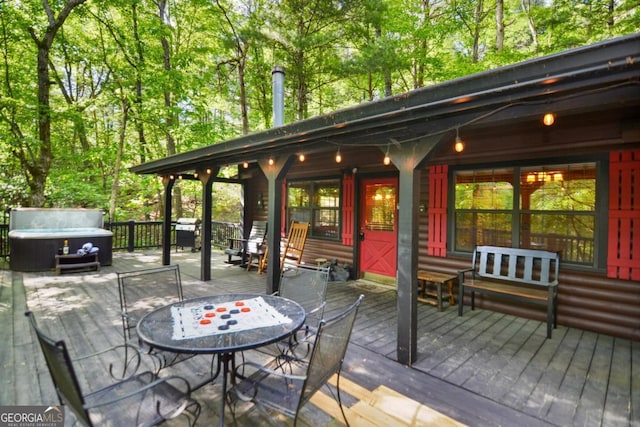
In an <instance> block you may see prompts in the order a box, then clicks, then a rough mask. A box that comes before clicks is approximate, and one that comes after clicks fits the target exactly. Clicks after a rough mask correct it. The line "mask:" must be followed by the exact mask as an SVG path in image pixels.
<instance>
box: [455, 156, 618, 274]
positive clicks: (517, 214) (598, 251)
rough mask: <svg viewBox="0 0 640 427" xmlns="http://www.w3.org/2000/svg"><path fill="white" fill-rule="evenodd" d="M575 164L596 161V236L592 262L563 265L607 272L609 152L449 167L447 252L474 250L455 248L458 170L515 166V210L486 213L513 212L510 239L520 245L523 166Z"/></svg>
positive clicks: (461, 254) (458, 253) (466, 255)
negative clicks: (456, 180)
mask: <svg viewBox="0 0 640 427" xmlns="http://www.w3.org/2000/svg"><path fill="white" fill-rule="evenodd" d="M573 163H594V164H595V168H596V170H595V180H596V182H595V189H596V199H595V208H594V210H593V212H592V214H593V217H594V227H595V229H594V235H593V263H592V264H583V263H573V262H563V268H568V269H572V270H582V271H592V272H594V271H596V272H605V271H606V262H607V247H608V240H607V239H608V226H609V216H608V209H609V206H608V205H609V203H608V202H609V200H608V188H609V162H608V157H607V156H606V155H585V156H574V157H564V158H545V159H533V160H528V161H516V162H496V163H483V164H469V165H457V166H452V165H450V166H449V175H448V186H447V187H448V192H449V194H450V195H451V196H450V197H449V198H448V206H447V208H448V209H447V211H448V214H447V254H448V255H451V256H458V257H462V258H470V257H471V255H472V253H473V251H463V250H457V249H456V248H455V239H456V216H457V213H458V211H457V210H456V200H455V198H456V182H455V178H456V173H457V172H459V171H474V170H484V169H492V168H495V169H497V168H512V169H513V191H514V194H513V201H514V206H513V207H512V209H511V210H510V211H509V210H506V211H505V210H504V209H494V210H484V211H485V212H487V213H510V214H511V216H512V217H511V241H512V242H516V244H517V246H514V247H519V246H520V233H521V220H520V218H521V216H522V209H521V207H520V197H521V188H520V179H519V176H520V175H519V174H520V170H521V169H522V168H526V167H539V168H543V167H546V166H552V165H558V164H568V165H570V164H573ZM549 213H552V214H560V215H562V214H563V213H571V211H550V212H549ZM575 213H576V214H577V215H584V212H583V211H576V212H575Z"/></svg>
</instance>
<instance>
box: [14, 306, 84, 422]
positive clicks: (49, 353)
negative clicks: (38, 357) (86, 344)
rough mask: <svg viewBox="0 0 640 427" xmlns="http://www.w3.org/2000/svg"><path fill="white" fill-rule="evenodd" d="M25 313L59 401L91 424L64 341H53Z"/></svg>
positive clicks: (33, 319)
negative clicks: (36, 338)
mask: <svg viewBox="0 0 640 427" xmlns="http://www.w3.org/2000/svg"><path fill="white" fill-rule="evenodd" d="M25 314H26V316H27V317H29V320H30V321H31V326H33V330H34V331H35V333H36V336H37V337H38V343H40V348H41V349H42V354H43V355H44V358H45V360H46V362H47V368H49V374H50V375H51V379H52V380H53V385H54V387H55V389H56V393H57V394H58V399H60V403H61V404H62V405H67V406H68V407H69V408H71V410H73V412H74V414H75V415H76V417H77V418H78V420H79V421H80V422H82V423H84V424H85V425H87V426H91V425H92V423H91V419H90V418H89V413H88V412H87V410H86V409H85V407H84V404H85V401H84V398H83V396H82V391H81V389H80V383H79V382H78V377H77V376H76V373H75V370H74V369H73V364H72V363H71V357H70V356H69V352H68V351H67V346H66V345H65V343H64V341H62V340H60V341H55V340H53V339H51V338H49V337H48V336H47V335H45V334H44V333H43V332H42V331H41V330H40V328H38V325H37V324H36V319H35V317H34V315H33V313H32V312H30V311H27V312H26V313H25Z"/></svg>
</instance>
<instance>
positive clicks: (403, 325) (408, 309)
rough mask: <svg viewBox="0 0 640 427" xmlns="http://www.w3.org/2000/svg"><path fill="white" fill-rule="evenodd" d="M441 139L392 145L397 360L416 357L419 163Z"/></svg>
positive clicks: (406, 362)
mask: <svg viewBox="0 0 640 427" xmlns="http://www.w3.org/2000/svg"><path fill="white" fill-rule="evenodd" d="M439 140H440V137H439V136H437V137H436V136H432V137H428V138H425V139H423V140H420V141H416V142H414V143H411V144H391V145H390V146H389V154H390V156H391V161H392V162H393V164H394V165H395V166H396V167H397V168H398V172H399V184H398V185H399V191H398V194H399V209H398V254H397V257H398V271H397V273H396V276H397V286H398V300H397V304H398V338H397V357H398V362H400V363H402V364H405V365H411V364H413V362H415V360H416V356H417V342H418V338H417V337H418V330H417V329H418V326H417V325H418V321H417V319H418V316H417V312H418V279H417V274H418V243H419V241H418V214H419V208H418V205H419V203H420V172H421V171H420V169H419V168H418V165H420V163H421V162H422V161H423V160H424V159H425V157H426V156H427V155H428V154H429V153H430V152H431V150H433V148H434V147H435V146H436V145H437V143H438V141H439Z"/></svg>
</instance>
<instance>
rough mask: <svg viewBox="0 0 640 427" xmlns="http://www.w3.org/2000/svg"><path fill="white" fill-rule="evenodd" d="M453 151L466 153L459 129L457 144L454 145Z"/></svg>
mask: <svg viewBox="0 0 640 427" xmlns="http://www.w3.org/2000/svg"><path fill="white" fill-rule="evenodd" d="M453 149H454V150H456V153H462V152H463V151H464V141H463V140H462V138H460V135H459V134H458V128H456V143H455V144H454V145H453Z"/></svg>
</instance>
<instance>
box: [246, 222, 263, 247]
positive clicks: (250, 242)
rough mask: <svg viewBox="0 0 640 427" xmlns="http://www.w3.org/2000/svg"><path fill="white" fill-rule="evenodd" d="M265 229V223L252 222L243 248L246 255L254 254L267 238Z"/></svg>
mask: <svg viewBox="0 0 640 427" xmlns="http://www.w3.org/2000/svg"><path fill="white" fill-rule="evenodd" d="M267 229H268V225H267V221H253V225H252V226H251V231H250V232H249V237H248V238H247V247H246V248H245V249H246V251H247V253H252V252H253V253H255V252H257V251H258V250H259V249H260V247H261V246H262V245H263V244H264V242H265V239H266V238H267Z"/></svg>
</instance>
